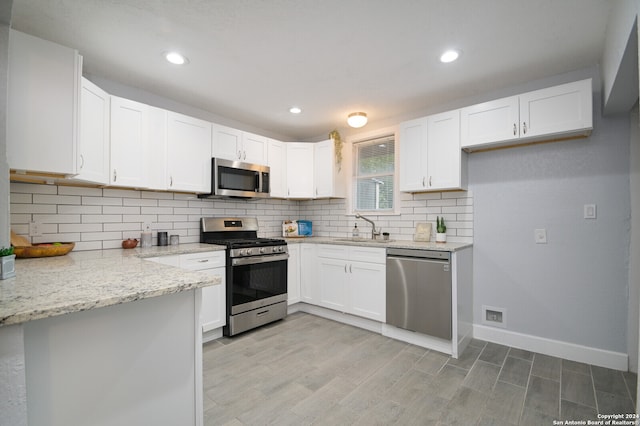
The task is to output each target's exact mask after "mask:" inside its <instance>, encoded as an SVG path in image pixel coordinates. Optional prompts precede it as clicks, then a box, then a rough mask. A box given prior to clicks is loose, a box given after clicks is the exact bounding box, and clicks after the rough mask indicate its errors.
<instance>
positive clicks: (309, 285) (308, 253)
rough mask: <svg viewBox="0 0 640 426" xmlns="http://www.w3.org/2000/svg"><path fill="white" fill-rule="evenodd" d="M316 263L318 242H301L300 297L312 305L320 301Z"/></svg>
mask: <svg viewBox="0 0 640 426" xmlns="http://www.w3.org/2000/svg"><path fill="white" fill-rule="evenodd" d="M316 263H317V259H316V244H304V243H303V244H300V299H301V300H302V301H303V302H305V303H309V304H312V305H318V304H319V303H320V288H319V279H318V276H317V274H316Z"/></svg>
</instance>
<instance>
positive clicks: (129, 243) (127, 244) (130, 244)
mask: <svg viewBox="0 0 640 426" xmlns="http://www.w3.org/2000/svg"><path fill="white" fill-rule="evenodd" d="M137 245H138V240H135V239H132V238H128V239H126V240H124V241H122V248H123V249H132V248H136V246H137Z"/></svg>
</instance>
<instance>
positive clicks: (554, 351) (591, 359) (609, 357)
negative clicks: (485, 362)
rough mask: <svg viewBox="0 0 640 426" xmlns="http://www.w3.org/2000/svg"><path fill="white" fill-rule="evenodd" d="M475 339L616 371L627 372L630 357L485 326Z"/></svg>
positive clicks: (478, 328) (477, 328) (475, 330)
mask: <svg viewBox="0 0 640 426" xmlns="http://www.w3.org/2000/svg"><path fill="white" fill-rule="evenodd" d="M473 337H474V338H476V339H480V340H486V341H488V342H493V343H498V344H501V345H506V346H511V347H514V348H519V349H525V350H528V351H531V352H537V353H541V354H544V355H551V356H556V357H559V358H564V359H568V360H572V361H578V362H584V363H586V364H592V365H597V366H600V367H607V368H612V369H615V370H621V371H627V370H628V368H629V359H628V358H629V357H628V355H627V354H625V353H622V352H613V351H607V350H604V349H598V348H592V347H589V346H582V345H576V344H574V343H568V342H563V341H560V340H552V339H547V338H544V337H538V336H532V335H529V334H522V333H516V332H513V331H507V330H504V329H498V328H494V327H488V326H485V325H480V324H474V325H473Z"/></svg>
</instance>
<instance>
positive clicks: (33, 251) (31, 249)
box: [13, 243, 76, 258]
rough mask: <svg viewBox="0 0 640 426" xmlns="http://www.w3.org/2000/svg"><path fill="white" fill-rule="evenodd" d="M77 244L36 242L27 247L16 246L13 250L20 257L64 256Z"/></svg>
mask: <svg viewBox="0 0 640 426" xmlns="http://www.w3.org/2000/svg"><path fill="white" fill-rule="evenodd" d="M75 246H76V244H75V243H60V244H58V245H53V244H52V243H42V244H34V245H32V246H26V247H14V248H13V252H14V254H15V255H16V257H18V258H29V257H50V256H64V255H65V254H67V253H69V252H70V251H71V250H73V248H74V247H75Z"/></svg>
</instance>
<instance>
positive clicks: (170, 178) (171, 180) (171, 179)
mask: <svg viewBox="0 0 640 426" xmlns="http://www.w3.org/2000/svg"><path fill="white" fill-rule="evenodd" d="M169 186H173V176H169Z"/></svg>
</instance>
